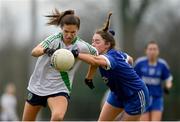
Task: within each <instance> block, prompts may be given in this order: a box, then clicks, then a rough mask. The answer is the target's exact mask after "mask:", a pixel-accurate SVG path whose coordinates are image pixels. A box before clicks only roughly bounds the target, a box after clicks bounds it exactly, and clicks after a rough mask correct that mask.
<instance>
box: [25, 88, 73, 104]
mask: <svg viewBox="0 0 180 122" xmlns="http://www.w3.org/2000/svg"><path fill="white" fill-rule="evenodd" d="M57 96H64V97H65V98H66V99H67V101H69V99H70V96H69V95H68V94H67V93H65V92H59V93H56V94H51V95H47V96H38V95H36V94H33V93H32V92H30V91H29V93H28V97H27V99H26V101H27V102H28V103H29V104H31V105H33V106H36V105H41V106H44V107H46V105H47V99H48V98H49V97H57Z"/></svg>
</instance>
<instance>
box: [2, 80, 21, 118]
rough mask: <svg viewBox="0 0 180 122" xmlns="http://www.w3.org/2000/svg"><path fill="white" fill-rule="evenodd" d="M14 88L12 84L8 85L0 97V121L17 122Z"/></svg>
mask: <svg viewBox="0 0 180 122" xmlns="http://www.w3.org/2000/svg"><path fill="white" fill-rule="evenodd" d="M16 107H17V98H16V87H15V85H14V84H13V83H8V84H7V85H6V87H5V91H4V93H3V94H2V96H1V109H2V110H1V120H2V121H18V120H19V118H18V115H17V111H16V110H17V108H16Z"/></svg>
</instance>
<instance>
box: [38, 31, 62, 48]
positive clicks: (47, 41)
mask: <svg viewBox="0 0 180 122" xmlns="http://www.w3.org/2000/svg"><path fill="white" fill-rule="evenodd" d="M61 37H62V34H61V33H58V34H56V35H51V36H49V37H48V38H47V39H46V40H44V41H43V42H42V43H41V45H42V46H43V47H44V48H48V47H49V44H50V43H51V42H52V41H54V40H55V39H58V38H61Z"/></svg>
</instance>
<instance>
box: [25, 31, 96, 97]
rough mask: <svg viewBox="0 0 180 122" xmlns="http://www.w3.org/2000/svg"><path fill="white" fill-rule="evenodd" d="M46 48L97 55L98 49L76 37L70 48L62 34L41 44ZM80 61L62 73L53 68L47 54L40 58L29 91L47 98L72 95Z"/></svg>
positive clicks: (53, 36)
mask: <svg viewBox="0 0 180 122" xmlns="http://www.w3.org/2000/svg"><path fill="white" fill-rule="evenodd" d="M41 45H42V46H43V47H44V48H47V47H49V48H54V49H60V48H65V49H68V50H72V49H78V50H79V52H81V53H89V54H93V55H96V54H97V51H96V49H95V48H94V47H93V46H91V45H90V44H88V43H87V42H85V41H83V40H82V39H80V38H79V37H76V38H75V39H74V40H73V42H72V44H71V45H69V46H68V47H67V46H66V45H65V44H64V42H63V41H62V33H57V34H54V35H51V36H49V37H48V38H46V39H45V40H44V41H42V42H41ZM79 63H80V61H79V60H77V59H76V61H75V64H74V66H73V68H72V69H71V70H70V71H67V72H60V71H58V70H55V69H54V68H53V67H52V66H51V62H50V57H49V56H47V55H46V54H44V55H42V56H40V57H39V58H38V60H37V62H36V65H35V69H34V72H33V73H32V75H31V78H30V81H29V85H28V90H29V91H31V92H32V93H34V94H36V95H39V96H47V95H50V94H55V93H58V92H65V93H68V94H70V92H71V89H72V83H73V76H74V74H75V71H76V70H77V68H78V66H79Z"/></svg>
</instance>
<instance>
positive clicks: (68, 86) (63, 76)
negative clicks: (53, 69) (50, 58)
mask: <svg viewBox="0 0 180 122" xmlns="http://www.w3.org/2000/svg"><path fill="white" fill-rule="evenodd" d="M60 74H61V77H62V79H63V81H64V83H65V85H66V87H67V88H68V90H69V92H71V82H70V79H69V76H68V73H67V72H60Z"/></svg>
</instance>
